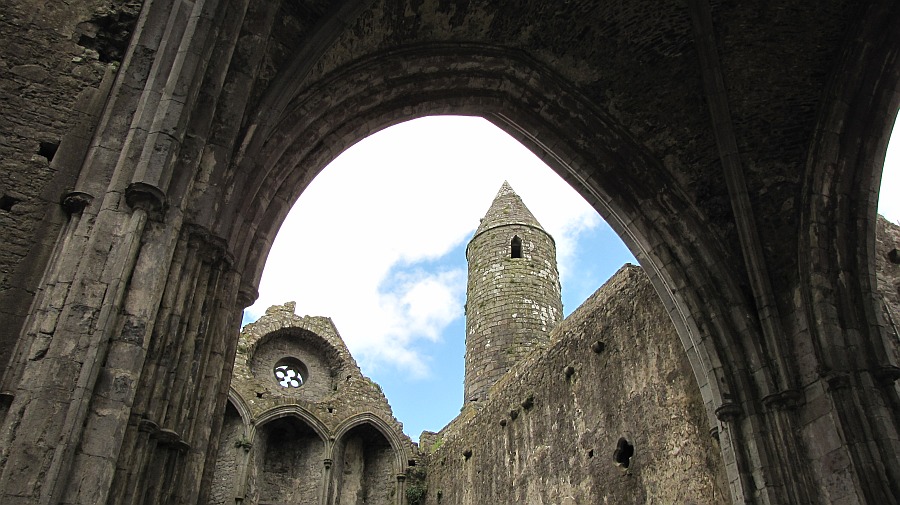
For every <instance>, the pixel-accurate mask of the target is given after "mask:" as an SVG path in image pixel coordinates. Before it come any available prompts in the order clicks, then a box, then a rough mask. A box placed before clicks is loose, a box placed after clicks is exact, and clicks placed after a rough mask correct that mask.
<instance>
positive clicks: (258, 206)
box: [0, 0, 900, 505]
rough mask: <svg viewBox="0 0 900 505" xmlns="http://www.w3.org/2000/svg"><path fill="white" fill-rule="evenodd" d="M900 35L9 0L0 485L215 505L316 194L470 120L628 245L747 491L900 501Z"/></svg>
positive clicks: (831, 22)
mask: <svg viewBox="0 0 900 505" xmlns="http://www.w3.org/2000/svg"><path fill="white" fill-rule="evenodd" d="M114 13H118V14H114ZM134 15H136V19H134V23H133V24H132V23H131V22H130V17H131V16H134ZM898 25H900V4H898V3H897V2H895V1H893V0H873V1H871V2H846V1H843V0H827V1H825V2H822V1H812V0H794V1H787V2H769V3H758V2H709V1H705V0H685V1H681V0H676V1H657V0H652V1H651V0H627V1H624V2H586V1H585V2H581V1H575V2H568V3H565V4H559V3H554V2H544V1H531V0H517V1H512V2H500V3H497V2H488V1H482V0H474V1H469V2H455V1H435V0H425V1H415V2H412V1H405V0H296V1H295V0H291V1H280V0H272V1H265V2H255V1H250V0H195V1H181V0H144V1H141V2H137V1H136V0H135V1H134V2H124V1H121V0H106V1H100V0H70V1H67V2H43V1H35V0H8V1H6V2H5V3H4V5H3V8H2V10H0V134H2V138H0V152H2V156H0V234H2V235H0V239H2V240H0V317H2V324H0V332H2V333H0V334H2V336H0V358H2V361H3V362H5V363H6V364H7V366H6V367H5V369H4V375H3V379H2V382H0V399H2V402H0V416H2V428H0V501H2V502H3V503H4V504H7V503H8V504H13V505H16V504H21V503H28V504H31V503H43V504H47V505H55V504H56V503H91V504H95V503H125V502H128V503H135V504H137V503H141V504H156V503H166V502H179V503H205V502H206V501H207V500H206V496H205V495H204V494H203V493H204V492H205V491H201V490H205V489H209V486H208V485H207V484H208V483H209V482H210V480H211V479H212V475H213V473H214V465H213V463H212V462H213V461H214V459H215V454H216V452H217V450H218V446H219V444H218V439H219V431H220V425H219V424H218V422H216V423H214V424H213V425H209V424H208V423H207V422H206V421H208V420H209V419H215V420H219V419H222V418H223V415H224V412H225V405H226V401H225V399H226V397H227V393H228V387H227V385H228V383H229V380H230V375H231V369H232V368H231V367H232V365H231V363H232V358H233V355H234V352H235V350H236V345H237V337H236V336H237V334H238V330H239V328H238V324H239V321H240V311H241V308H242V307H245V306H247V305H248V304H249V303H251V301H252V300H253V299H254V298H255V288H256V285H257V283H258V280H259V276H260V273H261V271H262V268H263V265H264V263H265V258H266V255H267V252H268V249H269V247H270V245H271V243H272V240H273V238H274V236H275V233H276V231H277V229H278V227H279V226H280V224H281V222H282V220H283V219H284V216H285V215H286V213H287V212H288V210H289V209H290V207H291V205H292V203H293V202H294V201H295V200H296V198H297V197H298V196H299V195H300V193H301V192H302V191H303V190H304V189H305V188H306V186H307V185H308V184H309V182H310V181H311V180H313V178H314V177H315V176H316V174H318V172H319V171H320V170H321V169H322V168H323V167H325V166H326V165H327V164H328V163H329V162H330V161H331V160H333V159H334V158H335V157H336V156H337V155H338V154H339V153H340V152H342V151H343V150H344V149H345V148H346V147H347V146H349V145H352V144H353V143H355V142H357V141H359V140H360V139H362V138H364V137H365V136H367V135H369V134H371V133H373V132H375V131H378V130H379V129H382V128H384V127H387V126H389V125H391V124H395V123H397V122H401V121H405V120H409V119H413V118H416V117H421V116H425V115H430V114H467V115H478V116H482V117H485V118H486V119H488V120H489V121H491V122H493V123H494V124H495V125H497V126H498V127H500V128H502V129H504V130H505V131H507V132H508V133H509V134H510V135H512V136H513V137H515V138H516V139H518V140H520V141H521V142H522V143H523V144H524V145H526V146H527V147H528V148H530V149H531V150H532V151H533V152H534V153H535V154H536V155H537V156H539V157H541V159H543V160H545V161H546V162H547V164H548V165H549V166H551V167H552V168H553V169H554V170H555V171H556V172H557V173H559V174H560V176H561V177H563V178H564V179H565V180H566V181H567V182H569V183H570V184H571V185H572V186H573V187H574V188H575V189H576V190H578V191H579V192H580V193H581V194H582V195H583V196H584V197H585V198H586V199H587V201H588V203H589V204H590V205H591V206H593V207H594V208H595V209H596V210H597V212H598V213H599V214H600V215H602V216H603V217H604V218H605V219H606V220H607V221H608V222H609V223H610V225H611V226H612V227H613V229H615V230H616V232H617V233H618V234H619V236H620V237H622V239H623V240H624V241H625V243H626V244H627V245H628V247H629V248H630V249H631V250H632V251H633V252H634V254H635V256H636V258H637V259H638V261H639V262H640V263H641V265H642V266H643V267H644V270H645V271H646V272H647V275H648V277H649V278H650V281H651V283H652V284H653V286H654V287H655V289H656V291H657V293H658V294H659V295H660V298H661V300H662V302H663V304H664V306H665V307H666V310H667V311H668V313H669V315H670V317H671V319H672V321H673V323H674V325H675V328H676V331H677V332H678V336H679V338H680V340H681V343H682V346H683V348H684V351H685V353H686V355H687V357H688V360H689V362H690V364H691V368H692V371H693V375H694V378H695V380H696V382H697V385H698V387H699V391H700V394H701V396H702V398H703V402H704V407H705V411H706V414H707V418H708V420H709V423H710V425H711V426H715V427H716V428H718V433H719V443H720V444H721V449H722V457H723V462H724V465H725V472H726V475H727V480H728V489H729V494H730V496H731V499H732V501H733V502H735V503H758V504H780V503H851V504H857V503H878V504H882V503H892V502H894V503H895V502H896V501H897V499H896V497H897V496H900V489H898V485H900V484H898V483H900V435H898V428H897V426H898V425H900V421H898V420H900V400H898V398H900V395H898V389H897V379H898V378H900V366H898V361H897V356H896V354H895V353H894V352H892V351H890V349H891V348H892V346H894V345H895V342H896V340H895V339H893V333H892V332H890V331H889V329H890V328H891V325H890V324H889V323H888V322H887V321H886V320H885V312H884V310H883V309H882V302H881V298H880V296H879V295H878V291H877V278H878V274H877V271H876V258H877V257H878V252H877V245H876V242H875V240H874V237H875V231H876V228H877V220H876V213H875V209H876V204H877V199H878V197H877V192H878V182H879V180H880V177H879V174H880V171H881V168H882V164H883V161H884V153H885V150H886V145H887V141H888V137H889V134H890V130H891V126H892V125H893V124H894V119H895V118H896V114H897V110H898V108H900V92H898V90H900V86H898V83H900V58H898V57H897V55H898V54H900V31H898V30H895V29H894V27H895V26H898ZM119 54H121V59H120V60H117V58H118V55H119ZM57 142H58V147H56V143H57ZM54 148H55V152H54ZM50 158H52V161H49V163H48V162H47V161H45V160H49V159H50ZM60 195H62V197H61V196H60ZM60 201H62V203H60ZM346 204H347V205H349V206H352V205H353V203H352V202H346ZM448 211H452V209H448ZM185 370H190V371H191V373H189V374H186V373H185ZM596 387H600V385H596ZM473 457H474V456H473ZM163 481H165V482H166V483H167V485H166V486H165V488H164V489H163V488H161V487H160V484H159V483H160V482H163Z"/></svg>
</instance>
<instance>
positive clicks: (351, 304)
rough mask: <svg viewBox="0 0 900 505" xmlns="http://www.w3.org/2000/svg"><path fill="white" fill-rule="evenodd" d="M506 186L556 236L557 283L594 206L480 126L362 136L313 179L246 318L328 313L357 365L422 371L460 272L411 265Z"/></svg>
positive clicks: (440, 121) (444, 124) (471, 122)
mask: <svg viewBox="0 0 900 505" xmlns="http://www.w3.org/2000/svg"><path fill="white" fill-rule="evenodd" d="M504 180H508V181H509V183H510V184H511V185H512V187H513V188H514V189H515V190H516V192H517V193H518V194H519V196H521V197H522V199H523V200H524V201H525V204H526V205H527V206H528V207H529V209H531V211H532V212H533V213H534V214H535V216H536V217H537V219H538V220H539V221H540V222H541V224H542V225H543V226H544V228H545V229H547V231H548V232H549V233H550V234H551V235H553V236H554V239H555V240H556V243H557V252H558V256H559V264H560V270H561V272H562V275H563V277H565V276H566V275H567V274H568V268H567V265H568V262H569V260H570V258H571V257H572V254H573V252H574V248H575V245H574V244H575V243H576V241H577V239H578V236H579V234H581V233H583V232H584V231H585V230H588V229H591V228H593V227H594V226H596V225H597V223H599V217H598V216H597V214H596V213H595V212H594V211H593V209H591V208H590V207H589V206H588V205H587V203H585V202H584V200H583V199H581V198H580V197H577V193H575V192H574V190H572V189H571V188H570V187H569V186H568V185H567V184H566V183H565V182H564V181H563V180H562V179H561V178H560V177H558V176H557V175H556V174H554V173H553V172H552V171H551V170H550V169H548V168H547V167H546V166H545V165H544V164H543V163H542V162H541V161H540V160H539V159H538V158H537V157H536V156H534V155H533V154H532V153H530V152H529V151H528V150H527V149H525V148H524V147H523V146H522V145H521V144H519V143H518V142H517V141H516V140H514V139H513V138H511V137H509V136H508V135H506V134H505V133H503V132H502V131H500V130H499V129H497V128H496V127H494V126H493V125H491V124H490V123H488V122H487V121H485V120H484V119H480V118H463V117H438V118H434V117H430V118H424V119H419V120H416V121H411V122H407V123H403V124H400V125H397V126H394V127H392V128H389V129H387V130H384V131H382V132H379V133H376V134H375V135H373V136H371V137H369V138H366V139H364V140H362V141H361V142H359V143H358V144H356V145H355V146H353V147H351V148H350V149H348V150H347V151H345V152H344V153H343V154H342V155H341V156H339V157H338V158H337V159H336V160H335V161H334V162H332V163H331V165H329V166H328V167H327V168H326V169H325V170H324V171H323V172H322V173H321V174H320V175H319V176H318V177H316V178H315V180H313V182H312V183H311V184H310V186H309V187H308V188H307V190H306V191H305V192H304V193H303V195H301V197H300V199H299V201H298V202H297V204H296V205H295V206H294V208H293V209H292V211H291V213H290V214H289V215H288V217H287V219H286V220H285V222H284V224H283V225H282V228H281V230H280V232H279V234H278V237H277V238H276V240H275V244H274V245H273V247H272V251H271V253H270V255H269V258H268V262H267V264H266V270H265V273H264V274H263V278H262V281H261V285H260V298H259V300H258V301H257V303H256V304H254V305H253V306H252V307H250V308H249V309H248V312H249V313H250V315H251V317H252V318H255V317H258V316H259V315H261V314H262V313H263V312H264V311H265V308H266V307H268V306H270V305H274V304H281V303H284V302H285V301H289V300H294V301H296V302H297V311H298V312H300V313H301V314H310V315H321V316H329V317H331V318H332V319H333V320H334V321H335V324H336V326H337V327H338V331H339V332H340V333H341V335H342V337H343V338H344V340H345V341H346V342H347V345H348V347H349V348H350V350H351V352H353V353H354V356H356V357H357V359H358V360H359V361H360V364H361V365H364V366H366V365H367V366H370V367H382V366H394V367H398V368H400V369H401V370H404V371H408V372H411V373H412V374H414V375H417V376H425V375H427V374H428V371H429V369H428V366H427V364H428V357H427V356H424V355H422V354H421V352H420V351H418V350H417V348H416V344H417V342H423V341H424V342H427V341H435V340H437V339H439V338H441V334H442V332H443V331H444V330H445V329H446V328H447V326H448V325H450V324H451V323H452V322H453V321H454V320H456V319H458V318H461V317H462V316H463V315H462V305H463V303H464V299H465V272H464V271H462V270H459V269H457V270H450V271H444V272H436V273H435V272H431V273H426V272H425V270H423V269H421V268H416V267H417V263H418V262H422V261H430V260H435V259H438V258H441V257H442V256H444V255H446V254H447V253H448V252H449V251H451V250H452V249H453V248H454V247H456V246H458V245H460V244H462V243H463V242H464V241H465V240H467V238H468V237H469V236H470V234H471V233H472V232H473V231H474V229H475V227H476V226H477V225H478V221H479V219H480V218H481V217H483V216H484V213H485V212H486V211H487V209H488V207H489V206H490V203H491V201H492V200H493V198H494V196H495V195H496V193H497V190H499V189H500V185H501V184H502V182H503V181H504ZM463 337H464V336H463V335H459V338H463Z"/></svg>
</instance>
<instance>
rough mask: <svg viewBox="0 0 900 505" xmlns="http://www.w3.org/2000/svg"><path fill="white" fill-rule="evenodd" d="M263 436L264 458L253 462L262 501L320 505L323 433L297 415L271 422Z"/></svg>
mask: <svg viewBox="0 0 900 505" xmlns="http://www.w3.org/2000/svg"><path fill="white" fill-rule="evenodd" d="M262 431H263V435H262V436H261V437H260V443H261V444H262V445H263V446H264V447H265V454H264V456H263V458H262V461H254V462H251V465H250V468H251V471H254V472H257V473H258V477H257V482H258V486H259V504H260V505H277V504H282V503H291V504H297V505H316V504H318V503H319V496H320V495H321V485H322V477H323V475H322V474H323V472H324V470H323V465H322V461H323V460H324V459H325V447H324V443H323V441H322V440H320V439H319V436H318V435H317V434H316V433H315V432H314V431H313V430H311V429H310V428H309V427H308V426H306V425H305V424H304V423H303V422H302V421H299V420H297V419H293V418H282V419H277V420H275V421H273V422H271V423H268V424H267V425H266V426H265V427H264V429H263V430H262Z"/></svg>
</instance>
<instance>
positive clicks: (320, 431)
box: [253, 405, 332, 445]
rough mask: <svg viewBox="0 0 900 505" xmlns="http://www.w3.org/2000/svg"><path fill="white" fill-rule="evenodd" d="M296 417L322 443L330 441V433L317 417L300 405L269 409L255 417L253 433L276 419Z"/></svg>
mask: <svg viewBox="0 0 900 505" xmlns="http://www.w3.org/2000/svg"><path fill="white" fill-rule="evenodd" d="M290 416H293V417H296V418H298V419H300V420H302V421H303V422H304V423H306V424H307V425H309V427H310V428H312V429H313V431H315V432H316V435H318V436H319V438H320V439H322V442H323V443H326V445H327V442H328V441H329V440H331V438H332V437H331V431H330V430H329V429H328V427H327V426H325V423H323V422H322V421H321V420H319V418H318V417H316V415H315V414H313V413H312V412H310V411H308V410H306V409H305V408H303V407H302V406H300V405H280V406H278V407H274V408H272V409H269V410H267V411H265V412H263V413H262V414H260V415H259V416H257V417H256V419H255V422H254V430H253V431H254V433H255V432H258V431H259V429H260V428H262V427H263V426H265V424H266V423H270V422H272V421H274V420H276V419H281V418H283V417H290Z"/></svg>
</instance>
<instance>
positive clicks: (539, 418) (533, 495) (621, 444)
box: [421, 266, 729, 505]
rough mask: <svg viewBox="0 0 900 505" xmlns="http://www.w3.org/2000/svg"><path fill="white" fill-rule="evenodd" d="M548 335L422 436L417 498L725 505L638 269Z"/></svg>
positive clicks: (717, 462) (683, 369)
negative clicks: (423, 470)
mask: <svg viewBox="0 0 900 505" xmlns="http://www.w3.org/2000/svg"><path fill="white" fill-rule="evenodd" d="M551 339H552V343H551V345H550V347H549V348H547V349H545V350H540V351H537V352H535V353H534V354H532V355H531V356H529V358H528V359H527V360H525V361H523V362H522V363H520V365H519V366H516V367H515V368H513V369H512V370H511V371H510V373H509V374H508V375H506V376H504V377H503V379H501V380H500V381H499V382H498V383H497V384H496V386H495V387H494V388H493V389H492V390H491V392H490V399H489V400H488V401H487V402H483V403H482V402H479V404H478V405H477V407H476V406H473V405H470V406H468V407H467V408H466V409H465V410H464V411H463V413H462V414H461V415H460V416H459V417H458V418H457V419H456V420H454V421H453V422H452V423H451V424H450V425H449V426H448V427H447V428H445V429H444V430H443V431H442V432H441V433H440V434H438V435H437V436H436V437H433V438H431V439H430V440H423V442H422V444H421V449H422V450H423V451H424V452H426V453H427V464H428V469H427V472H428V474H427V487H428V491H427V494H426V501H425V503H428V504H441V505H448V504H449V505H459V504H481V503H555V504H566V505H574V504H579V503H617V504H618V503H696V504H700V503H704V504H718V503H728V502H729V495H728V490H727V486H726V483H725V472H724V467H723V464H722V457H721V453H720V450H719V447H718V445H717V442H716V439H715V437H714V436H713V434H711V432H710V426H709V423H708V421H707V417H706V413H705V410H704V407H703V404H702V401H701V397H700V393H699V391H698V389H697V385H696V381H695V380H694V377H693V374H692V372H691V368H690V366H689V364H688V362H687V359H686V357H685V353H684V350H683V349H682V346H681V342H680V341H679V339H678V336H677V335H676V333H675V330H674V328H673V326H672V323H671V321H670V320H669V316H668V315H667V313H666V312H665V310H664V308H663V305H662V304H661V303H660V302H659V299H658V297H657V295H656V293H655V291H654V289H653V287H652V286H651V285H650V283H649V281H648V279H647V277H646V275H645V274H644V272H643V271H642V270H641V269H640V268H639V267H635V266H625V267H623V268H622V269H621V270H620V271H619V272H618V273H617V274H616V275H615V276H613V277H612V278H611V279H610V280H609V282H607V283H606V284H605V285H604V286H603V288H601V289H600V290H599V291H598V292H597V293H595V294H594V295H593V296H592V297H591V298H590V299H588V300H587V301H586V302H585V303H584V304H583V305H582V306H581V307H580V308H579V309H578V310H576V311H575V312H574V313H573V314H572V315H570V316H569V317H568V318H567V319H566V320H565V321H563V322H562V323H560V325H559V326H558V327H557V328H556V330H554V331H553V333H552V334H551ZM629 446H630V447H631V448H632V449H628V447H629ZM630 450H633V454H632V455H630V458H629V457H628V456H629V454H628V452H629V451H630ZM616 459H618V462H617V461H616Z"/></svg>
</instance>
